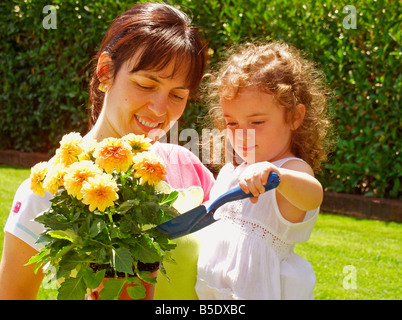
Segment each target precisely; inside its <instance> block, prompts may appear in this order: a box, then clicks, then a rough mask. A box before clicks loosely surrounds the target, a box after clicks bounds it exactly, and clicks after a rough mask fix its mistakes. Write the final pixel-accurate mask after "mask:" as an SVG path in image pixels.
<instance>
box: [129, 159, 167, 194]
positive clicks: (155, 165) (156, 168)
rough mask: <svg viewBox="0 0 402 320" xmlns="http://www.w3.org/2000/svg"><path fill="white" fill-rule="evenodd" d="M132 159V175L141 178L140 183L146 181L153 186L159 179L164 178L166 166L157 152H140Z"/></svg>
mask: <svg viewBox="0 0 402 320" xmlns="http://www.w3.org/2000/svg"><path fill="white" fill-rule="evenodd" d="M133 161H134V165H133V168H134V169H135V172H134V177H135V178H141V184H144V183H148V184H149V185H153V186H155V185H156V184H158V183H159V182H160V181H161V180H165V175H166V166H165V164H164V163H163V160H162V158H161V157H160V156H158V155H157V154H154V153H152V152H142V153H139V154H137V155H135V156H134V158H133Z"/></svg>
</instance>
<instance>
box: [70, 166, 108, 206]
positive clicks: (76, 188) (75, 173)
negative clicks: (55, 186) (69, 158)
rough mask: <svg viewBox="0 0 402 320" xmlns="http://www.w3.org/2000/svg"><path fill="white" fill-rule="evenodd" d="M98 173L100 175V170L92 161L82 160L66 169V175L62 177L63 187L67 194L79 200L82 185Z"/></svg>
mask: <svg viewBox="0 0 402 320" xmlns="http://www.w3.org/2000/svg"><path fill="white" fill-rule="evenodd" d="M100 173H102V170H101V169H100V168H99V167H98V166H97V165H96V164H94V163H93V162H92V161H89V160H83V161H79V162H75V163H73V164H72V165H70V166H69V167H68V169H67V172H66V175H65V176H64V187H65V188H66V190H67V193H68V194H70V195H73V196H74V197H76V198H77V199H78V200H81V199H82V192H81V189H82V185H83V183H84V182H85V181H88V179H89V178H93V177H95V176H96V175H97V174H100Z"/></svg>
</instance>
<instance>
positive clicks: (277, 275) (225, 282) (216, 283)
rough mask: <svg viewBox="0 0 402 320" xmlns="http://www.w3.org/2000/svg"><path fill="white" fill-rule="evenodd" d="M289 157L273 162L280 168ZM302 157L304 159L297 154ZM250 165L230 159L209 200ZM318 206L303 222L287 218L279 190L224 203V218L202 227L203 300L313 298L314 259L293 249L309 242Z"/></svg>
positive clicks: (221, 211)
mask: <svg viewBox="0 0 402 320" xmlns="http://www.w3.org/2000/svg"><path fill="white" fill-rule="evenodd" d="M293 159H298V158H286V159H281V160H278V161H275V162H273V164H274V165H276V166H277V167H281V166H282V165H283V164H284V163H285V162H287V161H289V160H293ZM298 160H300V161H303V160H301V159H298ZM247 167H248V165H247V164H244V163H243V164H241V165H239V166H238V167H236V168H235V167H234V166H233V165H232V164H231V163H229V164H226V165H225V166H224V167H223V168H222V170H221V171H220V173H219V175H218V178H217V181H216V183H215V186H214V187H213V188H212V190H211V194H210V201H212V200H214V199H216V198H217V197H218V196H220V195H221V194H222V193H224V192H225V191H227V190H229V189H231V188H233V187H235V186H237V185H238V179H239V176H240V175H241V174H242V173H243V172H244V170H246V168H247ZM318 212H319V208H317V209H315V210H311V211H308V212H307V213H306V216H305V219H304V221H303V222H300V223H292V222H289V221H287V220H285V219H284V218H283V217H282V215H281V213H280V212H279V208H278V205H277V202H276V196H275V190H270V191H268V192H266V193H264V194H261V195H260V196H259V200H258V202H257V203H256V204H252V203H251V202H250V200H249V199H244V200H238V201H233V202H231V203H227V204H225V205H224V206H222V207H221V208H219V209H218V210H217V211H216V213H215V217H219V218H220V220H219V221H218V222H216V223H214V224H212V225H211V226H209V227H207V228H205V229H203V230H201V231H200V232H199V234H200V235H199V236H200V238H201V239H202V240H201V241H202V242H201V249H200V253H199V258H198V270H197V284H196V291H197V295H198V297H199V298H200V299H219V300H226V299H253V300H259V299H313V288H314V285H315V275H314V271H313V268H312V266H311V264H310V263H309V262H307V261H306V260H305V259H303V258H302V257H300V256H299V255H297V254H295V253H294V252H293V248H294V245H295V243H297V242H304V241H307V240H308V238H309V236H310V233H311V231H312V229H313V227H314V224H315V222H316V220H317V217H318Z"/></svg>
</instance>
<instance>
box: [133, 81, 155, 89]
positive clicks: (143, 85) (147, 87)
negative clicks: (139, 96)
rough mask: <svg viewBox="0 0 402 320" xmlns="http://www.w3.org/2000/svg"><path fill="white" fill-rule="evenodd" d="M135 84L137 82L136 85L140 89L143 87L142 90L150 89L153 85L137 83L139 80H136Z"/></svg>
mask: <svg viewBox="0 0 402 320" xmlns="http://www.w3.org/2000/svg"><path fill="white" fill-rule="evenodd" d="M136 84H137V86H138V87H139V88H141V89H143V90H152V89H153V86H149V85H145V84H141V83H139V82H137V83H136Z"/></svg>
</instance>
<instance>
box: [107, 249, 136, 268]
mask: <svg viewBox="0 0 402 320" xmlns="http://www.w3.org/2000/svg"><path fill="white" fill-rule="evenodd" d="M112 252H113V256H112V266H113V267H114V268H115V269H116V270H117V271H119V272H126V273H128V274H134V272H133V257H132V256H131V253H130V250H128V249H127V248H118V249H116V250H113V251H112Z"/></svg>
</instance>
